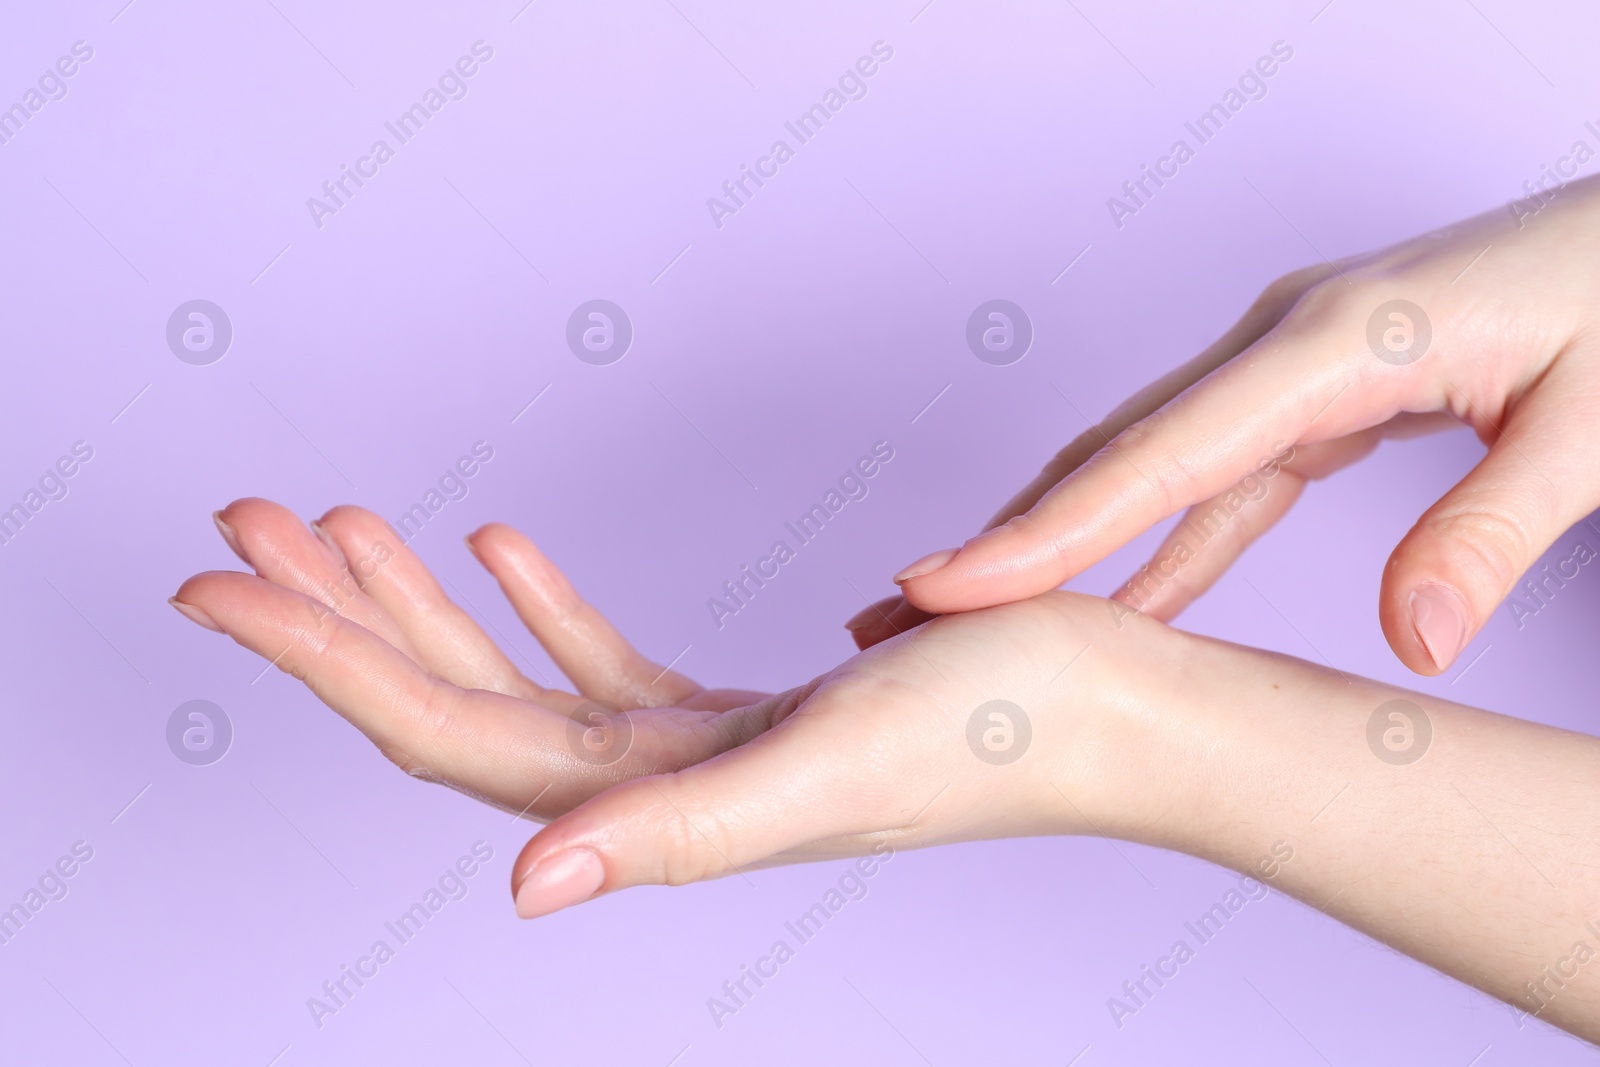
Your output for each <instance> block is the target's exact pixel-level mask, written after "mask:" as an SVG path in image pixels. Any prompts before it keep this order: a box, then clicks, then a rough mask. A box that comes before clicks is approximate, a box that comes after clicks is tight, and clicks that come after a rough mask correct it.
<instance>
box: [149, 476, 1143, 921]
mask: <svg viewBox="0 0 1600 1067" xmlns="http://www.w3.org/2000/svg"><path fill="white" fill-rule="evenodd" d="M217 524H218V528H219V530H220V531H221V532H222V534H223V537H224V538H225V539H226V540H227V541H228V542H229V544H230V545H232V546H233V548H234V550H235V551H236V552H237V553H238V554H239V555H240V556H241V557H242V558H243V559H244V560H245V561H246V562H247V563H249V564H250V565H251V566H252V567H253V568H254V569H255V571H256V575H255V576H251V575H246V574H239V573H235V572H220V571H214V572H209V573H205V574H200V575H197V576H195V577H194V578H191V579H189V580H188V581H187V582H185V583H184V584H183V586H182V588H180V589H179V590H178V594H177V596H176V597H174V598H173V602H174V605H175V606H176V607H178V609H179V610H180V611H182V612H183V613H184V614H185V615H187V616H188V617H190V618H191V619H193V620H194V621H195V622H197V623H199V624H200V625H202V626H208V627H209V628H211V629H215V630H219V631H222V632H225V633H227V634H228V635H229V636H231V637H233V638H234V639H235V640H236V641H238V642H239V643H240V644H243V645H244V646H245V647H247V648H250V649H252V650H253V651H255V652H257V653H258V654H260V655H261V656H263V657H264V658H266V659H268V660H270V661H272V662H273V663H275V664H276V665H277V666H278V667H279V668H281V669H283V670H284V671H286V672H288V673H290V674H292V675H294V676H295V677H297V678H300V679H301V680H303V681H304V682H305V683H306V684H307V686H308V687H310V688H311V690H312V691H313V692H314V693H316V695H317V696H318V697H319V698H321V699H322V700H323V701H324V702H325V703H327V704H328V705H329V706H330V707H332V708H333V709H334V710H335V711H337V712H339V713H340V714H341V715H343V716H344V717H345V718H346V719H348V720H350V721H351V722H352V723H353V724H354V725H355V726H357V727H358V728H359V729H361V730H362V732H364V733H365V734H366V735H367V736H368V737H369V738H370V739H371V740H372V741H373V743H374V744H376V745H377V747H378V748H379V750H380V751H382V752H383V754H384V755H385V756H387V757H388V758H389V759H390V760H392V761H393V762H395V763H396V764H398V765H399V766H400V767H401V768H402V769H404V770H406V771H407V772H409V773H411V774H413V775H415V776H418V777H422V778H427V779H430V780H436V781H441V782H444V783H447V784H450V785H452V786H454V787H456V788H458V789H461V790H462V791H464V792H467V793H469V794H472V795H474V796H477V797H479V798H481V799H483V800H484V801H486V802H488V803H491V804H494V805H496V806H497V807H500V808H502V809H505V810H509V811H515V812H521V813H523V814H526V815H528V816H530V817H532V818H536V819H540V820H544V819H549V818H552V817H554V816H557V815H560V814H562V813H564V812H569V811H571V809H574V808H577V810H576V811H571V815H570V816H569V819H568V820H567V821H566V822H563V823H561V824H559V827H558V829H557V830H556V832H555V833H554V834H553V835H552V836H546V835H541V836H540V837H538V838H535V840H534V842H533V843H532V844H530V846H529V848H528V850H527V851H525V853H524V855H523V857H522V858H521V859H520V860H519V861H518V863H517V864H516V867H515V869H514V885H515V887H516V888H517V889H518V893H517V900H518V910H519V912H521V913H522V914H524V915H536V914H542V913H544V912H548V911H552V910H555V909H556V908H558V907H564V906H566V905H569V904H573V903H577V902H578V900H580V899H582V898H584V897H586V896H588V895H589V894H591V893H593V892H594V891H595V890H597V889H598V888H600V886H601V881H600V879H601V878H602V877H604V879H605V882H604V886H605V888H606V889H607V890H613V889H617V888H621V887H623V886H626V885H634V884H639V883H643V882H672V883H681V882H688V881H694V880H697V879H700V878H705V877H710V876H713V875H716V874H724V873H729V872H732V871H735V870H740V869H744V868H747V867H751V866H757V865H763V864H769V863H781V862H789V861H794V860H802V859H819V858H826V857H833V856H846V855H856V854H866V853H869V852H871V851H873V850H874V848H880V849H881V848H882V847H883V846H885V845H887V846H889V847H895V848H898V847H915V846H922V845H929V844H936V843H940V842H947V841H957V840H966V839H972V838H983V837H998V836H1010V835H1018V834H1047V833H1099V832H1108V833H1122V834H1124V835H1130V834H1131V833H1132V832H1133V826H1132V824H1131V823H1129V822H1128V820H1127V818H1126V814H1127V811H1126V809H1125V808H1119V807H1117V806H1108V805H1107V804H1105V803H1103V798H1105V797H1106V796H1107V795H1108V790H1106V789H1105V788H1104V787H1103V785H1102V783H1103V782H1104V780H1105V779H1106V777H1107V775H1108V773H1109V772H1110V771H1111V770H1112V769H1114V768H1122V767H1123V766H1125V765H1126V763H1127V762H1128V761H1127V759H1126V758H1125V757H1124V756H1123V755H1121V754H1119V749H1120V745H1121V738H1120V736H1119V728H1113V727H1111V726H1110V725H1109V724H1110V723H1111V722H1112V721H1113V720H1114V719H1115V718H1116V716H1113V715H1110V714H1109V711H1110V710H1111V709H1112V707H1113V705H1112V703H1111V702H1107V701H1103V700H1100V699H1099V698H1098V697H1097V696H1094V695H1093V694H1097V693H1098V692H1099V691H1100V690H1102V689H1104V688H1105V687H1106V686H1107V685H1109V684H1111V683H1110V679H1109V678H1106V679H1100V680H1096V679H1097V678H1098V672H1104V671H1107V670H1110V669H1112V668H1111V665H1110V663H1109V661H1108V662H1106V663H1102V664H1100V665H1099V666H1096V665H1095V664H1094V663H1093V662H1092V661H1091V662H1088V663H1077V662H1076V661H1077V660H1078V659H1079V658H1082V657H1085V655H1086V653H1087V650H1088V649H1089V647H1090V646H1091V644H1092V643H1094V642H1095V641H1106V642H1109V641H1110V640H1112V639H1113V638H1116V637H1117V636H1118V634H1119V628H1118V626H1117V620H1116V618H1115V617H1114V616H1113V614H1112V613H1111V612H1110V611H1108V610H1106V607H1107V605H1106V602H1105V601H1099V600H1091V599H1089V598H1085V597H1077V596H1071V595H1068V594H1061V595H1059V596H1057V597H1053V598H1041V599H1039V600H1035V601H1031V602H1028V603H1023V604H1015V605H1008V606H1006V607H1004V608H999V609H995V610H993V611H989V612H983V613H977V614H970V615H964V616H960V617H956V618H950V619H942V620H939V621H938V622H937V623H935V624H933V625H930V626H928V627H926V628H924V629H922V630H920V631H918V632H917V633H916V634H909V635H905V636H903V637H901V638H899V639H898V640H896V641H892V642H888V643H886V644H884V645H882V646H881V647H880V648H877V649H874V650H873V651H871V652H869V653H866V654H863V655H859V656H857V657H855V658H854V659H852V660H850V661H849V662H848V663H846V664H844V665H843V666H841V667H839V668H837V669H835V670H833V671H832V672H830V673H828V674H826V675H824V676H822V677H820V678H818V679H816V680H814V681H812V682H810V683H809V684H807V685H804V686H801V687H799V688H797V689H792V690H789V691H788V692H785V693H781V694H778V695H776V696H767V695H765V694H761V693H748V692H742V691H730V690H705V689H702V688H700V687H699V686H698V685H696V684H695V683H693V682H691V681H689V680H688V679H687V678H684V677H682V676H681V675H678V674H676V673H673V672H670V671H664V670H662V669H661V668H660V667H658V666H656V665H655V664H654V663H651V662H649V661H648V660H646V659H644V658H643V657H642V656H640V655H639V654H638V653H637V652H635V651H634V649H633V648H632V646H630V645H629V644H628V642H627V641H626V640H624V639H623V638H622V636H621V635H620V634H618V633H617V631H616V630H615V629H613V628H612V627H611V625H610V624H609V623H607V622H606V620H605V619H604V618H602V617H601V616H600V615H599V613H598V612H596V611H595V610H594V609H593V608H592V607H590V606H589V605H587V604H585V603H584V602H583V601H582V600H581V599H580V598H579V597H578V595H577V594H576V593H575V592H574V590H573V589H572V587H571V585H569V584H568V582H567V580H566V579H565V578H564V577H563V576H562V575H561V574H560V572H559V571H557V570H556V569H555V567H554V566H552V565H551V564H550V563H549V561H547V560H546V559H545V558H544V557H543V556H542V555H541V554H540V553H539V552H538V550H537V549H536V548H535V547H534V546H533V545H532V543H531V542H529V541H528V540H527V539H526V538H523V537H522V536H521V535H519V534H517V533H515V532H514V531H512V530H510V529H509V528H507V527H504V526H498V525H492V526H488V527H485V528H484V529H482V530H479V531H478V532H477V533H475V534H473V535H472V536H471V537H470V538H469V539H468V543H469V544H470V545H471V547H472V549H473V551H474V553H475V554H476V555H477V556H478V558H479V559H480V560H481V561H482V562H483V563H484V565H485V566H486V567H487V568H488V569H489V571H490V572H491V573H492V574H494V576H495V577H496V578H497V579H498V580H499V582H500V584H501V587H502V589H503V590H504V591H505V592H506V594H507V596H508V597H509V598H510V600H511V602H512V604H513V606H514V607H515V608H516V610H517V612H518V614H519V615H520V616H521V618H522V619H523V621H524V622H525V623H526V624H527V625H528V627H529V629H530V630H532V632H533V633H534V636H535V637H537V638H538V640H539V641H540V643H541V644H543V645H544V647H545V648H546V650H547V651H549V653H550V654H551V656H552V658H553V659H555V661H556V662H557V664H559V665H560V667H561V669H562V670H563V671H564V672H565V673H566V674H567V676H568V677H569V678H570V679H572V681H573V683H574V685H576V687H577V689H578V693H576V694H574V693H569V692H563V691H561V690H557V689H553V688H546V687H544V686H541V685H539V684H537V683H535V682H533V681H531V680H529V679H528V678H527V677H525V676H524V675H523V674H522V673H521V672H520V671H518V670H517V668H516V666H515V665H514V664H513V663H511V661H510V660H508V659H507V658H506V657H505V655H504V654H503V653H502V652H501V651H500V650H499V649H498V648H497V647H496V646H495V645H494V643H493V642H492V641H490V640H489V638H488V637H487V635H485V634H484V633H483V631H482V630H481V629H479V627H478V626H477V624H476V623H474V622H473V621H472V620H471V619H470V618H469V617H468V616H467V615H466V614H465V613H464V612H463V611H461V609H460V608H458V607H457V606H456V605H455V604H453V603H452V602H451V601H450V599H449V598H448V597H447V596H446V595H445V593H444V591H443V590H442V589H441V588H440V587H439V585H438V583H437V582H435V581H434V579H433V578H432V576H431V575H430V574H429V573H428V571H427V569H426V567H425V566H424V565H423V564H422V562H421V561H420V560H419V559H418V558H417V557H416V556H415V555H414V554H412V553H411V551H410V550H409V549H407V548H405V547H404V545H402V544H401V543H400V541H399V538H398V537H397V536H395V534H394V532H393V530H392V529H390V527H389V526H388V524H387V523H385V522H384V521H383V520H382V519H380V518H379V517H377V516H375V515H373V514H372V513H371V512H367V511H364V510H362V509H360V508H354V507H341V508H335V509H334V510H333V511H331V512H329V513H328V514H327V515H326V516H324V517H323V518H322V519H321V520H320V521H318V522H316V523H313V524H312V526H311V529H307V527H306V526H305V525H304V524H303V523H301V522H300V521H299V520H298V519H297V518H295V517H294V516H293V515H292V514H290V513H289V512H288V511H286V510H285V509H283V508H281V507H279V506H278V505H276V504H273V503H270V502H268V501H264V500H241V501H238V502H236V503H234V504H232V505H230V506H229V507H228V508H226V509H225V510H223V511H221V512H219V513H218V515H217ZM313 531H314V532H315V536H314V535H313ZM1151 625H1152V627H1153V628H1154V630H1155V631H1156V632H1157V633H1158V634H1171V633H1172V631H1168V630H1167V629H1166V628H1165V627H1154V624H1151ZM1130 673H1138V672H1132V671H1130ZM1084 689H1087V692H1088V693H1090V694H1091V695H1090V696H1089V697H1086V698H1074V697H1072V696H1071V694H1073V693H1075V692H1078V691H1080V690H1084ZM1122 692H1123V699H1127V696H1126V693H1127V691H1126V690H1123V691H1122ZM1150 700H1151V701H1152V702H1154V700H1155V698H1154V697H1151V698H1150ZM607 705H609V708H607V707H606V706H607ZM733 750H736V752H735V751H733ZM719 755H724V756H726V757H728V758H716V757H719ZM1024 757H1025V758H1024ZM674 772H676V773H674ZM608 787H611V788H609V789H608ZM602 791H604V792H602ZM597 794H600V795H599V796H597ZM591 798H593V803H591V804H587V805H583V802H585V801H588V800H590V799H591ZM580 805H583V806H581V807H580ZM579 839H581V840H582V841H583V842H584V843H583V844H582V845H575V846H573V847H574V848H575V849H576V852H575V853H574V854H573V855H570V856H566V857H552V856H551V852H552V850H561V849H560V847H559V846H560V842H563V841H567V842H575V841H578V840H579ZM602 842H603V843H604V845H605V854H606V861H605V867H604V870H602V868H601V866H600V862H601V861H600V859H599V856H600V851H599V847H600V843H602ZM538 857H542V858H543V860H542V862H540V863H538V871H537V877H533V876H531V875H530V872H533V871H534V866H535V859H536V858H538ZM557 875H559V876H560V877H557Z"/></svg>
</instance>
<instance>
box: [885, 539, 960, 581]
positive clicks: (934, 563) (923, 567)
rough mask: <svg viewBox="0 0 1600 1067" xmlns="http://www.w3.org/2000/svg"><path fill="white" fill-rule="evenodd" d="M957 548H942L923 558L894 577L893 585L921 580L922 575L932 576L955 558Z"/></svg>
mask: <svg viewBox="0 0 1600 1067" xmlns="http://www.w3.org/2000/svg"><path fill="white" fill-rule="evenodd" d="M959 551H961V550H960V549H958V548H942V549H940V550H939V551H937V552H934V553H933V554H931V555H927V556H923V557H922V558H921V559H919V560H917V561H916V562H915V563H913V564H912V565H911V566H909V567H907V568H906V569H905V570H903V571H901V572H900V573H899V574H897V575H895V576H894V584H896V585H899V584H900V583H901V582H908V581H910V580H911V579H913V578H921V577H922V576H923V575H924V574H932V573H933V572H934V571H936V570H938V569H939V568H940V567H943V566H944V565H945V564H946V563H949V562H950V561H951V560H953V559H955V558H956V553H957V552H959Z"/></svg>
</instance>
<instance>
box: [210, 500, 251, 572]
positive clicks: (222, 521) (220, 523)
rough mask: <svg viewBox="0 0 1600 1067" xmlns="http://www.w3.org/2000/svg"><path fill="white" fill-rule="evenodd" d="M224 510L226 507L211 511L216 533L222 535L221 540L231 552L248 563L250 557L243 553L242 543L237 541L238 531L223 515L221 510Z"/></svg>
mask: <svg viewBox="0 0 1600 1067" xmlns="http://www.w3.org/2000/svg"><path fill="white" fill-rule="evenodd" d="M232 506H233V505H231V504H230V505H229V507H232ZM226 510H227V509H226V508H219V509H217V510H216V511H213V512H212V513H211V521H212V522H213V523H215V524H216V527H217V533H219V534H221V535H222V540H223V541H224V542H226V544H227V546H228V547H229V548H230V549H232V550H233V554H234V555H236V556H238V557H239V558H240V559H241V560H243V561H244V562H246V563H249V562H250V557H249V556H247V555H245V554H244V545H242V544H240V543H239V534H238V531H236V530H235V529H234V528H233V524H232V523H230V522H228V520H227V519H226V518H225V517H224V515H223V512H224V511H226Z"/></svg>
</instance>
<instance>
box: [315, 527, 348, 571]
mask: <svg viewBox="0 0 1600 1067" xmlns="http://www.w3.org/2000/svg"><path fill="white" fill-rule="evenodd" d="M307 525H308V526H310V527H311V532H312V533H314V534H316V535H317V540H318V541H321V542H322V543H323V544H325V545H327V546H328V551H329V552H332V553H333V558H334V559H336V560H338V561H339V562H340V564H342V565H343V566H344V569H345V570H349V569H350V561H349V560H348V559H346V558H345V554H344V549H342V548H340V547H339V542H337V541H335V540H334V539H333V535H332V534H330V533H328V531H327V530H324V529H323V528H322V523H320V522H318V521H317V520H315V519H312V520H311V522H309V523H307Z"/></svg>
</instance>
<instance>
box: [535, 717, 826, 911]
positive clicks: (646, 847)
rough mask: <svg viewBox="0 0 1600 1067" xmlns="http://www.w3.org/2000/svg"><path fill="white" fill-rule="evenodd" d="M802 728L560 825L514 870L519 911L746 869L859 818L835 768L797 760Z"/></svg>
mask: <svg viewBox="0 0 1600 1067" xmlns="http://www.w3.org/2000/svg"><path fill="white" fill-rule="evenodd" d="M810 688H811V687H810V686H808V687H806V690H809V689H810ZM804 692H805V690H797V691H791V692H790V693H785V694H779V695H778V696H776V697H773V698H771V699H770V700H768V701H765V702H763V704H762V705H757V706H756V707H754V708H751V709H750V712H751V713H752V714H754V715H757V716H770V717H771V718H772V719H782V718H784V717H786V714H787V712H789V711H792V710H793V708H794V707H795V706H798V705H799V704H800V703H801V702H802V700H803V693H804ZM792 725H793V726H802V725H803V724H801V723H795V724H792ZM799 732H803V731H794V730H790V729H785V730H784V731H782V732H781V733H780V734H772V733H764V734H762V735H760V736H759V737H757V738H756V739H755V740H753V741H751V742H749V743H748V744H746V745H743V746H741V747H739V748H735V749H732V750H730V751H728V752H725V753H723V754H722V755H720V756H717V757H716V758H714V759H710V760H707V761H706V762H704V763H700V764H697V765H695V766H692V767H689V768H687V769H686V770H683V771H679V772H677V773H675V774H661V775H654V776H652V777H648V778H636V779H633V780H631V781H628V782H624V783H622V784H620V785H616V786H613V787H612V788H611V789H608V790H607V791H605V792H604V793H601V794H599V795H598V796H596V797H593V798H592V799H590V800H589V801H587V802H586V803H584V804H582V805H580V806H579V807H577V808H574V809H573V810H572V811H570V812H568V813H567V814H565V815H563V816H561V817H560V818H559V819H556V820H555V821H554V822H552V823H551V824H550V825H549V826H547V827H545V828H544V829H543V830H542V831H540V832H539V833H538V834H536V835H535V836H534V838H533V839H532V840H531V841H529V842H528V844H527V845H526V846H525V847H524V848H523V850H522V853H521V855H519V856H518V857H517V861H516V863H514V864H513V865H512V868H511V890H512V894H513V896H514V897H515V898H516V905H517V914H518V915H519V916H521V917H522V918H524V919H531V918H535V917H537V916H540V915H547V914H549V913H550V912H553V911H559V910H560V909H562V908H567V907H571V906H572V905H574V904H579V903H582V902H583V901H585V900H588V899H590V898H591V897H593V896H596V895H597V894H600V893H609V892H612V891H614V890H618V889H626V888H628V887H629V886H636V885H683V884H686V883H688V882H697V881H700V880H702V879H706V878H716V877H720V876H723V875H728V874H742V873H743V872H744V869H745V868H746V867H748V866H750V865H752V864H755V863H758V862H760V861H761V860H764V859H766V858H767V857H769V856H772V855H774V854H776V853H779V852H783V851H786V850H788V849H791V848H794V847H797V846H799V845H803V844H806V843H808V842H811V841H815V840H817V839H819V838H823V837H830V836H833V835H834V834H836V833H839V832H840V830H841V827H842V826H843V825H844V823H845V821H846V820H850V819H851V812H850V810H849V808H848V798H847V797H846V796H844V795H843V793H844V792H845V791H843V790H841V789H839V788H838V781H839V777H838V775H837V767H835V768H834V769H833V770H832V771H829V770H827V769H825V761H818V760H815V759H805V758H798V757H799V753H798V752H797V751H796V748H795V745H794V743H793V742H794V736H793V735H794V734H795V733H799Z"/></svg>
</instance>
